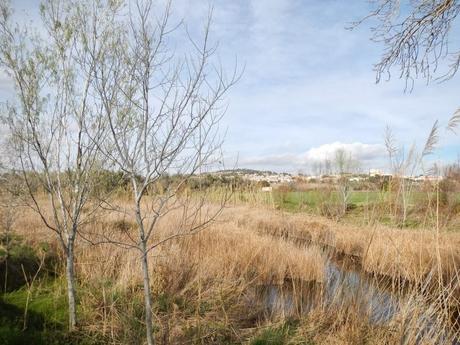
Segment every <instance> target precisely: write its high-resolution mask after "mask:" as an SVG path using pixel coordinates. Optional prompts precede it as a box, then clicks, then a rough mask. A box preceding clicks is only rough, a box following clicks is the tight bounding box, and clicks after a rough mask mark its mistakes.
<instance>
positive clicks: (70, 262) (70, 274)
mask: <svg viewBox="0 0 460 345" xmlns="http://www.w3.org/2000/svg"><path fill="white" fill-rule="evenodd" d="M66 279H67V298H68V304H69V330H70V331H73V330H75V328H76V327H77V309H76V301H75V271H74V239H69V243H68V244H67V260H66Z"/></svg>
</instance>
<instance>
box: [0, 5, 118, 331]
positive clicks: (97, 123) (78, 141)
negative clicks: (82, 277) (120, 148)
mask: <svg viewBox="0 0 460 345" xmlns="http://www.w3.org/2000/svg"><path fill="white" fill-rule="evenodd" d="M113 6H115V2H111V1H109V2H108V4H103V2H102V1H101V2H92V1H87V2H84V1H71V0H68V1H63V0H47V1H44V2H43V3H42V4H41V6H40V13H41V22H42V24H43V30H41V31H39V32H34V31H32V30H31V29H29V28H26V27H24V28H23V27H20V26H19V25H18V24H13V23H12V22H11V21H12V10H11V8H10V6H9V5H8V3H6V2H2V4H1V5H0V14H1V17H0V64H1V66H3V67H4V68H5V69H6V72H7V73H8V75H9V76H10V77H11V79H12V81H13V82H14V86H15V90H16V99H15V100H14V102H13V103H10V104H8V105H7V106H6V107H5V111H6V115H5V116H4V119H5V122H6V123H7V125H8V127H9V131H10V135H11V138H10V144H11V146H12V147H13V148H14V151H15V153H16V160H17V164H18V168H19V170H20V171H21V172H22V176H23V179H24V181H25V184H26V187H27V190H28V193H29V196H30V199H29V200H30V202H29V203H28V205H29V206H30V207H31V208H32V209H33V210H34V211H35V212H37V214H38V215H39V216H40V218H41V220H42V221H43V223H44V225H45V226H46V227H47V228H48V229H49V230H51V231H53V232H54V233H55V234H56V236H57V238H58V240H59V243H60V245H61V248H62V250H63V252H64V253H65V258H66V262H65V267H66V279H67V292H68V308H69V328H70V329H71V330H72V329H74V328H75V327H76V325H77V315H76V296H75V295H76V291H75V290H76V287H75V268H74V261H75V242H76V240H77V234H78V230H79V228H80V226H81V225H82V224H84V223H85V222H87V221H88V220H89V219H90V218H91V217H92V216H93V214H94V212H95V210H96V209H97V207H98V203H92V202H91V200H90V194H91V190H92V187H93V185H92V177H93V174H94V171H95V168H96V165H97V161H98V150H97V148H98V141H96V138H98V139H100V140H102V139H103V131H104V127H103V125H102V124H103V123H102V122H101V116H100V115H101V109H100V107H98V106H97V103H95V102H94V97H93V96H92V86H93V82H92V81H93V79H94V76H95V70H96V65H97V63H98V60H99V59H100V58H101V56H102V55H103V53H104V50H105V49H106V46H105V44H104V43H103V42H104V41H105V39H106V37H104V36H103V34H104V33H107V32H108V30H106V28H107V27H109V26H110V20H111V18H112V17H113V13H114V11H115V7H113ZM42 195H46V196H47V200H43V198H42V197H41V196H42Z"/></svg>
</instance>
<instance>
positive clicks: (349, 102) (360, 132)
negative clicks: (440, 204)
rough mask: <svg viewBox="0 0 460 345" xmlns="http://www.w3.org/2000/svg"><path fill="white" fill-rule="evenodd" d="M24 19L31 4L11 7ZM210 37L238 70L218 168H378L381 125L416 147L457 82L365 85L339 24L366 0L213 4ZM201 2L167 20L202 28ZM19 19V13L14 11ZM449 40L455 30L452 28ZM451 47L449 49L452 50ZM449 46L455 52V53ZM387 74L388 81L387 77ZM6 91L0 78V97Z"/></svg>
mask: <svg viewBox="0 0 460 345" xmlns="http://www.w3.org/2000/svg"><path fill="white" fill-rule="evenodd" d="M12 3H13V6H14V7H15V8H16V9H20V8H21V9H25V10H26V11H27V12H28V14H29V17H28V18H34V17H35V15H34V11H35V10H34V8H35V7H36V1H19V0H13V1H12ZM213 4H214V23H213V28H212V38H213V39H214V40H216V41H219V56H220V58H221V60H222V61H223V64H224V65H225V66H229V67H232V64H233V63H234V61H235V58H236V57H237V59H238V62H239V64H240V66H241V65H244V66H245V70H244V74H243V76H242V79H241V81H240V82H239V83H238V84H237V85H236V86H235V87H234V89H233V90H232V91H231V93H230V94H229V99H228V101H229V108H228V111H227V114H226V116H225V118H224V120H223V123H222V128H223V129H226V133H227V134H226V139H225V143H224V147H223V149H224V153H225V156H226V162H227V165H229V166H232V165H233V164H234V160H235V157H238V166H239V167H250V168H258V169H272V170H278V171H291V172H294V171H306V170H308V167H309V166H310V165H311V163H312V162H314V161H315V160H318V159H322V158H324V157H326V156H328V155H330V154H331V152H333V151H334V150H335V149H336V148H338V147H344V148H346V149H348V150H350V151H351V152H353V154H354V155H355V156H356V157H357V158H359V159H360V160H362V161H363V166H364V167H375V168H385V152H384V150H383V147H382V144H383V133H384V129H385V126H386V125H389V126H391V127H392V129H393V130H394V132H395V134H396V137H397V138H398V139H399V140H400V141H401V143H402V144H404V145H406V146H408V145H410V144H411V143H413V142H414V141H415V142H417V143H418V144H419V145H420V146H422V145H423V144H424V141H425V138H426V136H427V135H428V133H429V131H430V129H431V126H432V124H433V122H434V121H435V120H436V119H438V120H439V121H440V123H441V125H445V124H446V122H447V120H448V119H449V117H450V116H451V115H452V114H453V112H454V111H455V110H456V109H458V108H459V107H460V83H459V77H456V78H453V79H452V80H449V81H447V82H444V83H442V84H439V83H432V84H430V85H426V83H425V81H424V80H420V81H418V82H416V85H415V89H414V90H413V91H412V92H411V93H405V92H404V82H403V81H401V80H398V79H397V78H396V77H394V78H392V79H391V80H390V81H389V82H381V83H380V84H377V85H376V84H375V73H374V72H373V64H374V63H376V62H377V61H378V59H379V55H380V53H381V49H382V47H380V46H378V45H377V44H375V43H372V42H371V41H370V35H371V33H370V31H369V26H368V24H366V25H363V26H361V27H359V28H357V29H355V30H353V31H350V30H346V29H345V28H346V27H347V26H349V23H350V22H352V21H354V20H357V19H359V18H361V17H362V16H364V15H365V14H366V13H367V12H368V11H369V5H368V2H367V1H366V0H354V1H343V0H324V1H306V0H303V1H302V0H235V1H225V0H215V1H214V2H213ZM208 5H209V2H208V1H199V0H193V1H192V0H176V1H175V5H174V8H175V15H176V16H177V17H184V18H185V21H186V23H187V25H188V26H189V27H190V28H192V29H193V28H197V27H200V26H201V25H202V20H203V17H204V16H205V15H206V13H207V8H208ZM17 13H18V16H20V17H22V19H25V18H26V15H25V14H24V12H22V11H18V12H17ZM453 30H454V31H453V33H452V36H453V37H454V36H457V37H459V36H460V35H459V33H460V30H458V27H457V28H454V29H453ZM454 43H456V42H454ZM457 48H458V46H457ZM396 74H397V73H395V75H396ZM9 89H10V83H9V82H8V80H7V78H5V77H4V76H3V75H0V97H2V98H4V97H6V95H7V94H9ZM440 134H441V142H440V148H439V150H437V152H436V153H435V154H434V155H433V156H432V157H431V158H430V159H431V160H442V161H449V160H454V159H456V157H457V154H458V153H459V152H460V144H459V143H460V141H459V137H458V136H455V135H453V134H451V133H447V132H445V131H444V130H442V131H441V133H440Z"/></svg>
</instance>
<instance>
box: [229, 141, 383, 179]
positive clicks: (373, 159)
mask: <svg viewBox="0 0 460 345" xmlns="http://www.w3.org/2000/svg"><path fill="white" fill-rule="evenodd" d="M337 150H344V151H346V152H347V153H349V154H350V155H351V157H352V158H353V159H354V160H357V161H359V162H360V165H361V167H362V168H371V167H381V165H382V161H383V159H384V157H385V147H384V146H383V145H381V144H366V143H361V142H354V143H342V142H339V141H336V142H333V143H329V144H323V145H320V146H317V147H312V148H310V149H309V150H307V151H306V152H301V153H285V154H275V155H264V156H259V157H250V158H244V159H241V160H240V162H239V164H238V165H239V166H240V167H245V168H250V167H252V168H258V169H264V170H265V169H267V170H276V171H281V170H283V169H285V170H287V171H291V172H292V171H298V170H301V171H308V170H309V169H310V168H311V166H312V165H313V164H315V163H320V162H324V161H325V160H326V159H328V160H333V159H334V156H335V153H336V152H337Z"/></svg>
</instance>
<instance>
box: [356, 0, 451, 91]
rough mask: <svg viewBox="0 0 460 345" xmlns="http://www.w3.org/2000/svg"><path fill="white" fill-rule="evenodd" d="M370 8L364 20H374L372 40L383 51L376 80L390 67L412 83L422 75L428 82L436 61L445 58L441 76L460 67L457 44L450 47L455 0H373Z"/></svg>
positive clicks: (434, 69) (436, 64)
mask: <svg viewBox="0 0 460 345" xmlns="http://www.w3.org/2000/svg"><path fill="white" fill-rule="evenodd" d="M372 3H373V4H372V5H373V7H374V8H373V10H372V11H371V13H369V15H368V16H366V17H365V18H364V19H362V20H361V21H359V22H358V24H359V23H361V22H362V21H364V20H368V19H371V20H376V22H377V23H376V24H375V25H373V27H372V32H373V40H374V41H376V42H379V43H383V45H384V49H385V50H384V53H383V55H382V58H381V60H380V61H379V62H378V63H377V64H376V66H375V67H376V71H377V81H379V80H380V79H381V77H382V75H384V74H386V75H387V76H388V78H389V77H390V74H391V69H392V68H393V67H394V66H398V67H399V77H400V78H404V79H406V81H407V82H408V83H410V85H408V86H410V87H412V85H413V80H414V79H415V78H418V77H422V78H425V79H427V81H430V80H431V79H432V78H433V76H434V75H435V74H436V73H437V72H438V68H439V65H440V62H442V61H444V60H447V61H448V62H447V64H448V69H447V71H446V70H445V69H444V71H442V70H441V76H440V77H441V78H444V79H445V78H451V77H453V76H454V75H455V74H456V72H457V71H458V68H459V66H460V50H459V49H460V47H458V46H457V47H455V46H454V47H452V44H453V43H452V39H451V36H452V32H451V31H452V27H453V26H454V24H455V20H456V18H457V16H458V14H459V12H460V2H459V1H456V0H432V1H426V0H416V1H409V0H407V1H400V0H375V1H372Z"/></svg>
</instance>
